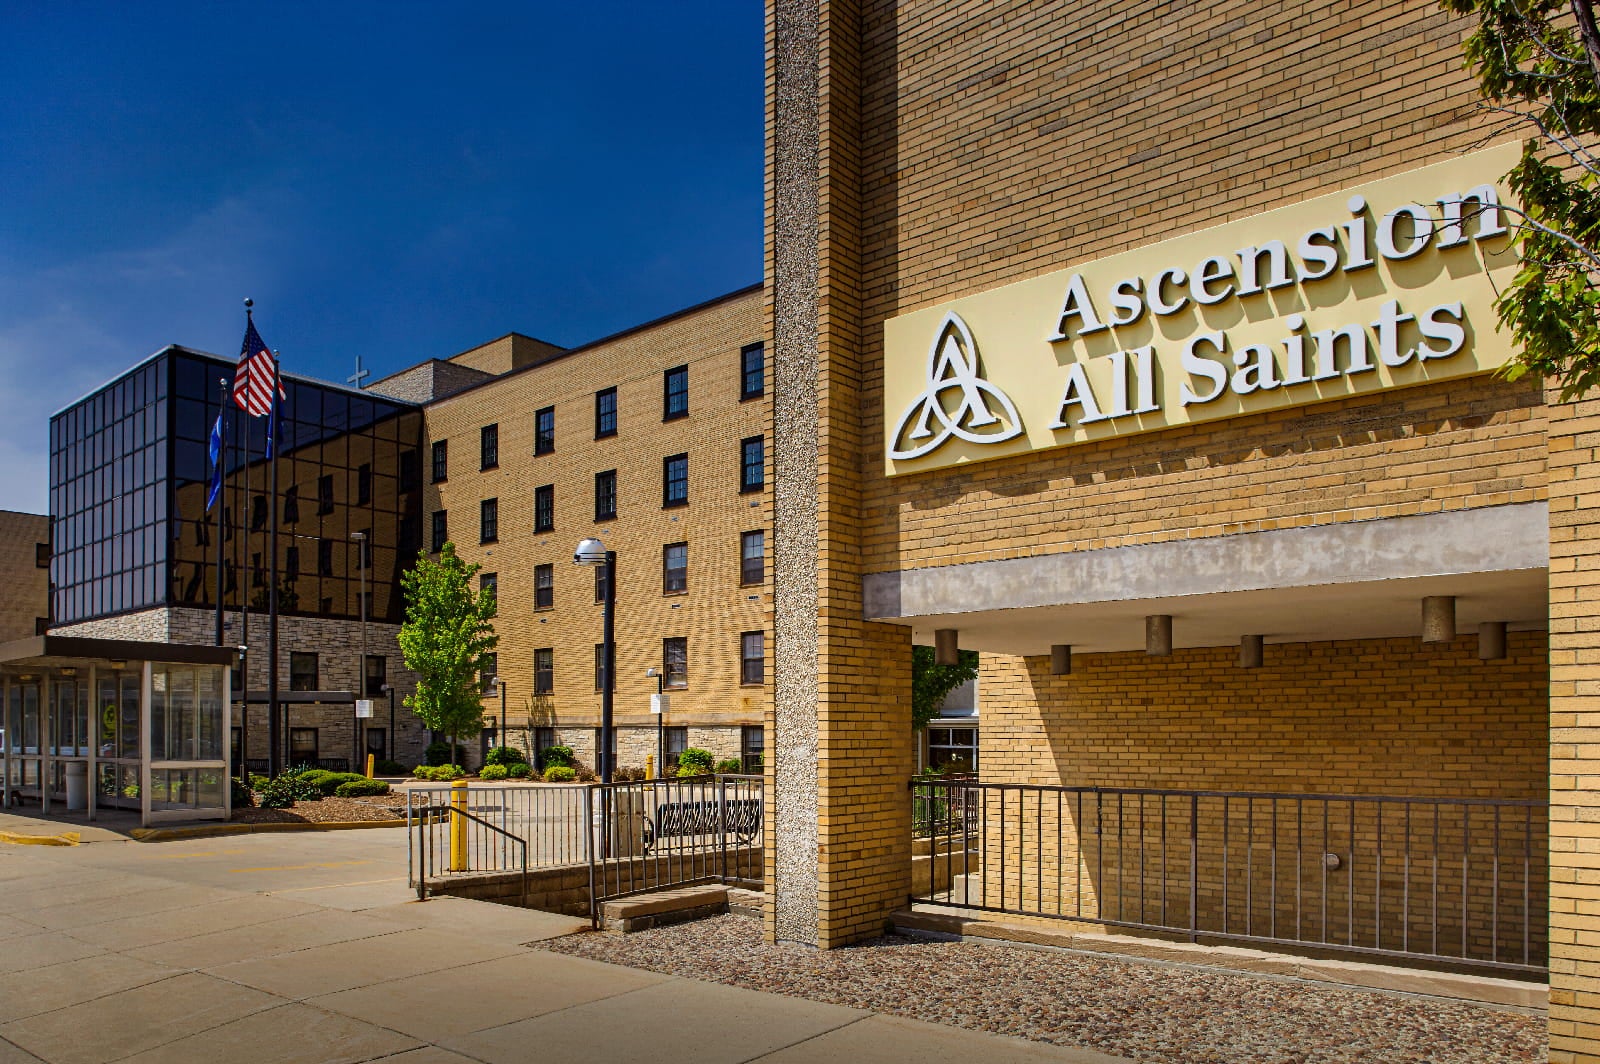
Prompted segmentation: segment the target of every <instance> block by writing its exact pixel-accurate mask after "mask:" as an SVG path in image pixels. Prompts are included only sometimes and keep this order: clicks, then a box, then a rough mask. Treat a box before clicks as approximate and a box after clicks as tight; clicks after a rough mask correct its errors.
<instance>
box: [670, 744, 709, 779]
mask: <svg viewBox="0 0 1600 1064" xmlns="http://www.w3.org/2000/svg"><path fill="white" fill-rule="evenodd" d="M713 760H714V758H713V757H712V755H711V751H710V750H702V749H700V748H699V747H698V746H691V747H689V749H687V750H685V751H684V752H683V753H681V754H679V755H678V775H680V776H704V775H706V774H707V773H709V772H710V771H711V764H712V761H713Z"/></svg>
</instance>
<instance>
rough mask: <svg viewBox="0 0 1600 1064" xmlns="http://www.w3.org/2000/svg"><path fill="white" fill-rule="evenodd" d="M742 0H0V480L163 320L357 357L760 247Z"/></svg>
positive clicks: (9, 486) (164, 324) (556, 323)
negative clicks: (303, 0)
mask: <svg viewBox="0 0 1600 1064" xmlns="http://www.w3.org/2000/svg"><path fill="white" fill-rule="evenodd" d="M762 18H763V15H762V5H761V4H760V3H757V2H756V0H738V2H734V0H696V2H694V3H689V4H647V3H611V2H604V0H602V2H596V3H589V4H554V3H543V2H525V3H521V4H517V3H503V4H502V3H481V4H473V5H444V4H430V5H422V4H405V3H388V4H382V5H379V4H360V3H345V2H339V3H323V4H255V5H238V4H226V3H208V4H179V3H160V4H158V3H148V4H144V3H141V4H125V3H116V4H112V3H105V4H76V3H63V4H40V3H36V2H32V0H29V2H20V3H13V2H11V0H0V100H3V101H4V103H0V410H3V411H4V412H5V416H4V417H0V509H13V510H17V509H20V510H32V511H35V512H44V510H45V508H46V466H45V438H46V431H47V427H48V416H49V414H50V412H52V411H54V410H56V409H58V408H59V407H61V406H63V405H65V404H66V403H68V402H69V401H71V400H72V399H74V398H76V397H77V396H79V395H81V394H82V393H84V392H86V391H88V390H90V389H92V388H94V387H95V386H97V385H98V384H100V383H101V382H102V381H104V380H106V379H107V378H109V377H111V376H112V375H114V374H115V373H117V372H118V371H120V370H121V369H123V368H125V367H127V366H129V365H131V364H133V363H134V362H135V361H137V360H138V359H141V358H143V357H144V356H146V355H148V354H149V353H151V352H152V351H155V350H157V349H159V348H160V347H162V346H163V345H165V344H168V343H181V344H186V345H189V346H191V347H198V348H202V349H205V350H211V351H216V352H219V353H223V354H228V355H233V354H236V353H237V352H238V348H239V338H240V336H241V335H242V332H243V325H244V320H243V312H242V304H241V301H242V299H243V298H244V297H245V296H250V297H252V298H254V299H255V301H256V320H257V323H258V325H259V327H260V329H261V333H262V335H263V336H264V337H265V339H266V341H267V342H268V343H269V344H271V345H272V346H274V347H276V348H279V349H280V350H281V351H282V353H283V358H284V364H285V368H286V369H287V370H289V371H291V372H303V373H309V374H312V375H315V376H320V377H326V378H331V379H336V380H343V379H344V378H345V377H346V376H348V375H349V374H350V373H351V372H352V370H353V369H354V364H355V359H356V356H357V355H358V354H359V355H360V356H361V358H362V360H363V362H364V363H365V365H366V366H367V367H369V368H371V369H372V370H373V371H374V373H375V374H376V375H382V374H383V373H386V372H392V371H394V370H397V369H400V368H403V367H404V366H407V365H410V364H412V363H415V362H417V361H420V360H421V359H424V358H428V357H436V356H448V355H451V354H454V353H456V352H458V351H461V350H463V349H465V348H468V347H471V346H473V345H475V344H478V343H481V342H483V341H485V340H488V339H491V338H493V337H496V336H500V335H503V334H505V333H507V332H511V331H518V332H525V333H529V334H531V335H534V336H538V337H540V338H542V339H547V340H550V341H553V342H555V343H560V344H567V345H571V344H577V343H582V342H584V341H587V340H591V339H594V338H596V337H599V336H602V335H605V334H606V333H609V332H613V331H615V330H617V329H621V328H625V327H627V326H629V325H632V324H635V323H637V322H641V321H645V320H648V319H650V318H652V317H656V316H658V315H661V314H664V313H668V312H670V311H673V310H676V309H679V308H681V307H684V306H688V305H690V304H693V303H696V302H699V301H700V300H703V299H708V298H710V297H712V296H716V295H719V294H721V293H723V292H727V291H731V290H732V289H735V288H738V287H741V286H743V285H746V284H750V283H753V282H755V281H757V280H759V279H760V276H761V209H762V204H761V194H762V193H761V166H762V77H763V73H762V62H763V51H762V50H763V41H762V33H763V25H762Z"/></svg>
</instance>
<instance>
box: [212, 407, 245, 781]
mask: <svg viewBox="0 0 1600 1064" xmlns="http://www.w3.org/2000/svg"><path fill="white" fill-rule="evenodd" d="M217 385H218V388H219V390H220V398H221V405H220V406H218V407H217V468H216V472H215V473H214V474H213V475H214V476H215V477H216V481H217V646H219V647H220V646H221V645H222V600H223V597H224V595H225V594H226V589H227V584H226V583H224V574H223V565H222V559H223V555H224V554H225V553H226V548H225V547H224V546H223V539H224V538H225V537H226V535H227V527H226V525H225V524H224V522H223V520H222V518H223V515H224V514H225V513H226V512H227V510H228V498H227V493H226V492H224V491H223V490H222V489H223V484H224V478H225V477H226V476H227V470H228V422H227V418H226V415H227V413H228V380H227V378H226V377H224V378H222V379H221V380H219V381H218V382H217ZM240 756H241V757H243V756H244V755H243V754H242V753H241V754H240Z"/></svg>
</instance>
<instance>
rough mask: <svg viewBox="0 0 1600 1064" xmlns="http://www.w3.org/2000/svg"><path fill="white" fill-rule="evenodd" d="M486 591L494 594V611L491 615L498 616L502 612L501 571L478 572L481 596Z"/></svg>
mask: <svg viewBox="0 0 1600 1064" xmlns="http://www.w3.org/2000/svg"><path fill="white" fill-rule="evenodd" d="M485 591H488V592H490V593H491V594H492V595H494V613H491V614H490V615H489V616H491V617H495V616H498V615H499V613H500V574H499V573H479V574H478V594H479V595H480V596H481V595H482V594H483V593H484V592H485Z"/></svg>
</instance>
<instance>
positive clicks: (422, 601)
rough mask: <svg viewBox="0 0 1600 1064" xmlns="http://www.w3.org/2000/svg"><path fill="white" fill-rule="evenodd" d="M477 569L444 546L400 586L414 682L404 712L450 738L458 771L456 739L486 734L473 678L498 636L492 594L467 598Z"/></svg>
mask: <svg viewBox="0 0 1600 1064" xmlns="http://www.w3.org/2000/svg"><path fill="white" fill-rule="evenodd" d="M480 568H481V566H478V565H468V564H467V563H466V562H464V561H462V560H461V559H460V558H459V557H457V555H456V548H455V544H453V543H446V544H445V545H444V550H442V551H440V553H439V560H438V561H433V560H432V559H429V558H426V557H423V558H418V559H417V564H416V567H415V568H413V569H412V570H410V571H409V572H407V573H406V574H405V575H403V576H402V577H401V578H400V582H401V586H402V587H403V588H404V589H405V597H406V620H405V623H404V624H403V625H401V626H400V652H401V654H403V655H404V656H405V663H406V668H408V669H410V670H411V671H412V672H414V673H416V674H417V691H416V694H413V695H407V696H406V700H405V704H406V708H407V709H409V710H411V712H413V713H415V714H416V715H417V719H418V720H420V721H422V723H423V724H425V725H427V726H428V727H429V728H432V729H433V730H434V731H437V732H442V733H444V734H445V735H448V736H449V737H450V745H451V748H452V750H454V751H456V753H455V759H456V763H457V764H460V753H459V748H460V739H461V736H463V735H470V734H476V733H477V732H479V731H481V730H482V729H483V691H482V689H481V688H480V687H479V681H478V674H479V672H480V671H481V670H483V669H486V668H488V667H489V663H490V661H491V658H490V655H491V653H492V652H493V651H494V648H495V646H496V644H498V643H499V642H500V637H499V636H497V635H495V632H494V624H493V623H492V621H491V618H493V617H494V612H495V601H494V591H493V590H492V589H489V588H485V589H483V590H482V591H479V592H474V591H473V590H472V578H473V576H475V575H476V574H477V572H478V570H479V569H480Z"/></svg>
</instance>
